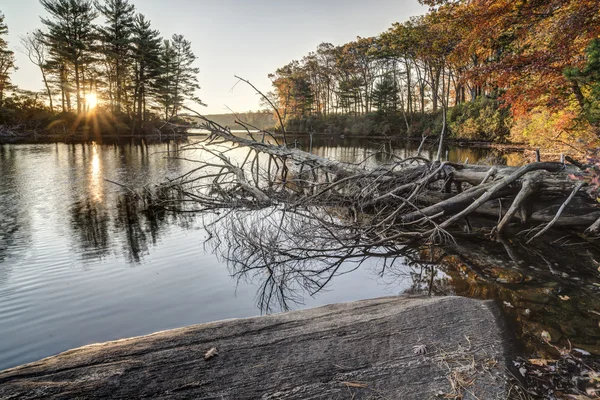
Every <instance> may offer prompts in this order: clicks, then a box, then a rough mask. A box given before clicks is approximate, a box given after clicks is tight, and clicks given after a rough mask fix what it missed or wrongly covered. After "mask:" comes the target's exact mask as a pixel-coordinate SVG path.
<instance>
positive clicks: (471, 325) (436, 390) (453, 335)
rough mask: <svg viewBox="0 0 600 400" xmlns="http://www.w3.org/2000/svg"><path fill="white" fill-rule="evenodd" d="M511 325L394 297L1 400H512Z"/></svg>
mask: <svg viewBox="0 0 600 400" xmlns="http://www.w3.org/2000/svg"><path fill="white" fill-rule="evenodd" d="M500 321H501V320H500V317H499V311H498V309H497V307H496V305H495V304H494V303H493V302H491V301H478V300H473V299H467V298H461V297H438V298H406V297H392V298H382V299H374V300H364V301H359V302H354V303H346V304H335V305H330V306H325V307H320V308H315V309H309V310H303V311H294V312H289V313H283V314H277V315H270V316H265V317H257V318H249V319H238V320H228V321H220V322H213V323H208V324H202V325H197V326H192V327H187V328H181V329H175V330H170V331H165V332H160V333H156V334H153V335H149V336H144V337H138V338H132V339H125V340H120V341H115V342H108V343H103V344H98V345H92V346H86V347H82V348H79V349H75V350H71V351H68V352H65V353H62V354H60V355H57V356H54V357H50V358H47V359H45V360H41V361H39V362H36V363H32V364H28V365H25V366H21V367H17V368H13V369H9V370H6V371H4V372H0V398H2V399H13V398H15V399H16V398H19V399H22V398H40V399H42V398H43V399H58V398H61V399H71V398H86V399H94V398H169V399H172V398H190V399H351V398H352V399H380V398H381V399H419V400H420V399H432V398H443V397H444V396H450V395H458V394H459V393H458V391H462V395H463V396H464V398H465V399H468V398H475V397H473V395H475V396H477V398H479V399H496V398H498V399H504V398H506V395H507V392H508V387H509V384H508V383H507V379H506V375H507V374H506V359H507V357H508V354H509V352H510V349H511V345H510V340H509V339H508V338H509V337H510V335H509V334H508V333H507V332H506V331H505V328H504V327H503V324H502V323H501V322H500ZM217 349H218V352H217ZM208 352H212V353H211V356H210V357H207V356H206V355H207V354H208Z"/></svg>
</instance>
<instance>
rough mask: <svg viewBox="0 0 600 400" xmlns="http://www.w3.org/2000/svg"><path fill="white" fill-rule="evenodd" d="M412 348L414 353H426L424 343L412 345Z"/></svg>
mask: <svg viewBox="0 0 600 400" xmlns="http://www.w3.org/2000/svg"><path fill="white" fill-rule="evenodd" d="M412 350H413V353H414V354H427V346H426V345H424V344H418V345H416V346H413V349H412Z"/></svg>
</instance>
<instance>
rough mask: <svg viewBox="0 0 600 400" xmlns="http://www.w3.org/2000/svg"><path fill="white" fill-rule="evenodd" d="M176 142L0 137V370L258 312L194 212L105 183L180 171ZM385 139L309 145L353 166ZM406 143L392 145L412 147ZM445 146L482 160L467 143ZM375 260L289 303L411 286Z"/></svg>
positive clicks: (183, 167)
mask: <svg viewBox="0 0 600 400" xmlns="http://www.w3.org/2000/svg"><path fill="white" fill-rule="evenodd" d="M177 146H178V145H177V144H175V143H172V142H170V143H153V144H148V143H133V142H129V141H125V142H122V143H112V144H106V143H104V144H99V143H84V144H65V143H52V144H48V143H45V144H15V145H0V369H4V368H8V367H11V366H16V365H19V364H23V363H26V362H31V361H35V360H37V359H40V358H42V357H46V356H50V355H53V354H56V353H58V352H61V351H64V350H67V349H70V348H74V347H78V346H82V345H86V344H90V343H95V342H101V341H107V340H112V339H118V338H124V337H130V336H135V335H144V334H149V333H152V332H156V331H160V330H164V329H170V328H175V327H180V326H185V325H190V324H197V323H201V322H206V321H213V320H219V319H226V318H234V317H248V316H255V315H260V314H261V309H260V308H259V306H258V303H259V299H258V298H257V290H258V289H259V284H260V282H257V281H256V280H255V279H252V278H248V279H236V278H234V277H233V276H232V271H231V270H230V269H229V268H228V266H227V265H226V264H225V263H224V262H222V261H219V259H218V257H217V256H216V255H214V254H213V252H212V251H211V250H210V248H208V247H207V246H205V241H206V238H207V233H206V231H205V230H204V229H203V228H202V224H201V223H200V222H201V220H200V218H199V217H188V218H186V219H185V220H182V219H178V218H174V217H170V216H168V215H159V216H157V215H152V214H148V213H143V212H141V210H140V209H139V207H138V206H137V205H136V203H135V202H132V201H129V200H128V197H127V196H125V193H127V189H125V188H123V187H120V186H117V185H115V184H112V183H109V182H107V181H106V179H108V180H111V181H116V182H120V183H123V184H126V185H128V186H130V187H135V188H139V187H141V186H143V185H151V184H153V183H158V182H161V181H162V180H164V178H165V177H168V176H177V175H178V174H180V173H182V172H186V171H187V170H188V169H189V168H190V167H191V164H190V163H189V162H186V161H181V160H173V159H169V158H168V157H167V156H168V154H169V153H168V152H170V151H173V150H174V149H175V148H177ZM381 146H382V144H381V143H375V142H367V141H350V140H348V141H343V140H340V139H337V140H330V141H321V142H320V143H319V142H315V146H314V152H316V153H318V154H320V155H323V156H328V157H333V158H337V159H340V160H343V161H352V162H356V161H361V160H364V159H365V158H368V157H369V156H370V155H371V154H374V152H376V151H377V149H380V148H381ZM402 147H403V146H397V145H396V146H395V147H394V149H393V151H394V152H396V153H398V154H399V155H401V156H406V155H410V154H412V153H411V152H414V151H415V149H414V148H412V149H410V150H409V149H403V148H402ZM409 147H410V146H409ZM412 147H416V146H412ZM449 154H450V157H451V159H454V160H464V159H465V158H466V157H469V158H470V160H471V161H476V159H477V158H479V157H484V156H486V152H485V151H476V150H468V149H452V150H451V151H450V153H449ZM381 161H385V157H383V156H373V157H371V158H369V161H368V162H369V163H376V162H381ZM380 262H381V260H379V261H377V260H373V261H372V262H369V261H367V262H366V263H365V264H364V265H363V266H362V267H361V268H359V269H357V270H356V271H354V272H352V273H350V274H345V275H341V276H339V277H337V278H336V279H335V280H332V281H331V282H330V284H329V285H328V286H327V288H326V290H325V291H322V292H320V293H318V294H317V295H316V296H314V297H311V296H310V295H308V294H307V293H303V292H300V293H297V299H296V300H299V302H297V303H294V304H293V305H292V308H301V307H312V306H317V305H323V304H329V303H334V302H340V301H351V300H358V299H363V298H371V297H377V296H383V295H395V294H400V293H402V292H404V291H405V290H407V289H408V288H409V286H410V282H405V281H404V280H402V279H391V280H390V279H386V277H382V276H380V275H379V274H378V263H380ZM407 268H408V267H407ZM274 311H277V309H276V308H275V309H274Z"/></svg>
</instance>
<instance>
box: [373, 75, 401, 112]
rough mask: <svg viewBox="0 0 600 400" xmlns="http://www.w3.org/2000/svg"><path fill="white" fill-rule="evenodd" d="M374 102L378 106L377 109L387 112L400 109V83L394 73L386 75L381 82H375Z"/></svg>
mask: <svg viewBox="0 0 600 400" xmlns="http://www.w3.org/2000/svg"><path fill="white" fill-rule="evenodd" d="M372 96H373V103H374V104H375V105H376V106H377V110H379V111H380V112H382V113H384V114H386V113H390V112H395V111H397V110H398V102H399V101H400V97H399V96H398V85H397V84H396V80H395V79H394V77H393V76H392V75H389V74H388V75H385V76H384V77H383V78H382V79H381V80H380V81H379V82H377V83H376V84H375V89H373V94H372Z"/></svg>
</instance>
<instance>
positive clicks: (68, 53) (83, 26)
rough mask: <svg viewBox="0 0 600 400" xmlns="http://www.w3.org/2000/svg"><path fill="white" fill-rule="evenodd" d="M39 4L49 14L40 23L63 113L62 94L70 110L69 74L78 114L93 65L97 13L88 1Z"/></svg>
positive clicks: (44, 1) (60, 0) (57, 0)
mask: <svg viewBox="0 0 600 400" xmlns="http://www.w3.org/2000/svg"><path fill="white" fill-rule="evenodd" d="M40 3H41V4H42V6H44V8H45V9H46V11H47V12H48V13H49V14H50V18H42V23H43V24H44V25H46V27H47V28H48V31H47V32H46V33H44V37H45V41H46V44H47V45H48V46H49V47H50V55H51V58H52V60H51V61H52V62H51V65H52V66H53V67H54V71H55V72H56V73H57V74H58V75H59V80H60V82H61V86H62V89H63V109H64V97H65V94H66V96H67V98H66V100H67V104H68V108H69V110H70V108H71V107H70V99H69V97H68V94H69V93H68V91H67V92H66V93H65V85H66V84H67V83H68V81H69V74H73V76H74V79H75V93H76V101H77V112H78V113H81V112H82V111H83V109H84V107H83V106H84V101H85V90H86V89H85V83H86V82H85V73H86V69H87V67H88V66H89V65H90V64H91V63H93V62H94V58H93V57H92V52H93V41H94V30H95V29H94V25H93V21H94V19H96V17H97V13H96V10H94V7H93V5H92V3H91V1H89V0H40Z"/></svg>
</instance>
